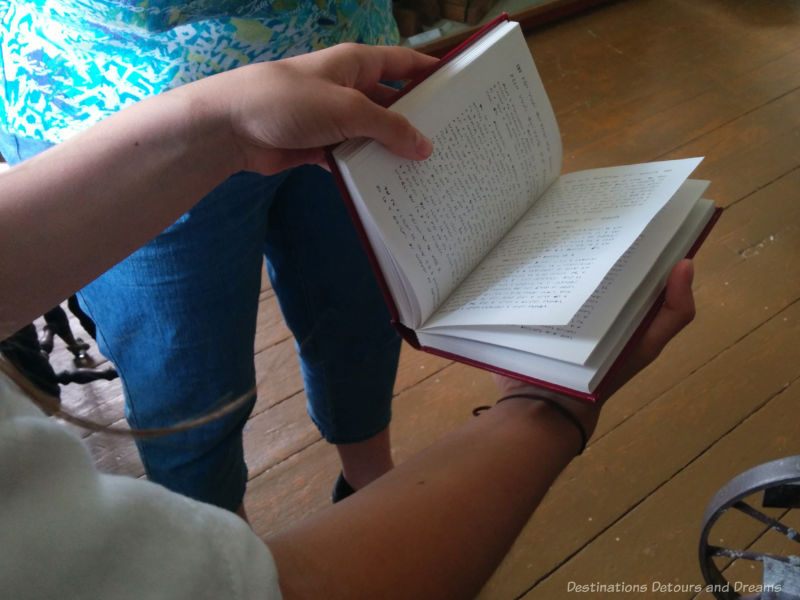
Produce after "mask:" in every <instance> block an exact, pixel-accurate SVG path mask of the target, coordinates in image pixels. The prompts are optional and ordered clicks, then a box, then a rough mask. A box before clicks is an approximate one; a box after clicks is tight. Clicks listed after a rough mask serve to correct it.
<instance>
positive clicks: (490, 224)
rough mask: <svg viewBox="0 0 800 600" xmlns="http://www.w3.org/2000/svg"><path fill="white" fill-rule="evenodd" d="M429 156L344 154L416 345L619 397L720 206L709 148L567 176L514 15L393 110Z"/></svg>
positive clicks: (378, 266)
mask: <svg viewBox="0 0 800 600" xmlns="http://www.w3.org/2000/svg"><path fill="white" fill-rule="evenodd" d="M391 108H392V110H397V111H398V112H400V113H401V114H403V115H404V116H406V117H407V118H408V119H409V121H410V122H411V123H413V124H414V125H415V126H417V127H418V128H419V129H420V131H422V133H423V134H425V135H426V136H427V137H428V138H429V139H431V140H432V141H433V144H434V152H433V154H432V155H431V157H430V158H429V159H428V160H426V161H424V162H414V161H408V160H402V159H398V158H397V157H395V156H393V155H392V154H391V153H390V152H388V151H387V150H386V149H385V148H383V147H382V146H381V145H380V144H378V143H375V142H367V141H363V140H349V141H348V142H345V143H344V144H342V145H340V146H338V147H337V148H335V149H334V150H333V152H332V155H331V166H332V170H333V171H334V174H335V175H337V176H338V177H339V180H340V186H341V188H342V191H343V195H344V196H345V199H346V201H347V202H348V203H349V205H350V207H351V212H352V214H353V216H354V220H355V222H356V226H357V228H359V230H360V231H361V233H362V237H363V239H364V242H365V245H366V247H367V250H368V253H369V254H370V255H371V258H372V260H373V264H374V266H375V270H376V272H377V274H378V277H379V280H380V281H381V283H382V285H383V288H384V292H385V295H386V298H387V302H388V304H389V307H390V310H391V313H392V318H393V320H394V322H395V324H396V326H397V329H398V330H399V331H400V333H401V334H402V335H403V337H404V338H405V339H406V340H407V341H408V342H409V343H411V344H412V345H413V346H414V347H416V348H420V349H423V350H426V351H428V352H431V353H434V354H439V355H442V356H445V357H447V358H452V359H454V360H459V361H462V362H466V363H468V364H472V365H476V366H480V367H482V368H487V369H489V370H492V371H494V372H497V373H501V374H506V375H512V376H514V377H521V378H524V379H526V380H527V381H528V382H529V383H534V384H536V385H539V386H545V387H549V388H551V389H554V390H557V391H560V392H567V393H570V394H572V395H574V396H576V397H581V398H584V399H589V400H596V399H598V398H601V397H604V396H607V395H608V393H609V391H610V390H611V389H612V387H613V386H612V385H611V382H612V380H613V378H614V377H616V375H615V371H616V370H617V369H618V368H619V365H618V364H617V363H619V362H620V358H621V357H624V356H625V355H626V353H627V352H629V346H630V344H629V341H630V340H631V339H635V338H637V337H638V335H639V334H641V331H643V327H644V326H643V325H642V324H643V323H647V322H648V319H649V318H652V316H653V312H652V310H651V308H652V307H653V306H655V305H657V304H658V302H659V298H660V292H661V290H662V289H663V287H664V284H665V282H666V280H667V276H668V274H669V272H670V269H671V268H672V266H673V265H674V264H675V263H677V262H678V260H680V259H681V258H683V257H685V256H691V255H692V254H693V252H694V251H695V250H696V249H697V247H698V246H699V244H700V242H701V241H702V240H703V239H704V237H705V235H706V234H707V233H708V231H709V229H710V227H711V226H712V225H713V223H714V221H715V219H716V217H717V215H718V210H716V209H715V207H714V204H713V202H711V201H709V200H705V199H703V198H702V195H703V193H704V191H705V189H706V188H707V187H708V182H704V181H696V180H691V179H688V177H689V175H690V174H691V173H692V171H693V170H694V169H695V168H696V167H697V165H698V164H699V163H700V161H701V160H702V159H700V158H687V159H681V160H669V161H660V162H651V163H643V164H637V165H625V166H618V167H605V168H599V169H589V170H584V171H578V172H574V173H567V174H561V162H562V147H561V139H560V134H559V132H558V126H557V123H556V120H555V115H554V113H553V109H552V107H551V106H550V102H549V99H548V98H547V94H546V93H545V90H544V86H543V84H542V81H541V79H540V78H539V75H538V73H537V71H536V68H535V65H534V64H533V61H532V59H531V55H530V51H529V50H528V47H527V45H526V44H525V40H524V37H523V36H522V33H521V31H520V29H519V26H518V24H516V23H512V22H510V21H507V20H506V21H499V22H496V23H494V24H492V25H491V26H489V27H488V28H487V30H486V31H485V32H483V34H482V35H481V36H480V37H479V38H478V39H477V40H475V41H474V42H473V43H471V44H468V45H467V46H466V47H464V48H463V49H461V50H458V51H457V52H456V53H455V54H454V55H453V56H452V57H451V58H450V59H448V58H447V57H446V58H445V59H443V60H442V62H441V63H440V66H439V67H438V68H437V69H436V70H435V71H434V72H433V73H432V74H430V75H429V76H428V77H427V78H425V79H423V80H422V81H421V82H419V83H418V84H416V85H415V86H412V89H411V90H410V91H409V92H408V93H406V94H405V95H403V96H402V97H401V98H400V99H399V100H398V101H397V102H395V103H394V104H393V105H392V106H391Z"/></svg>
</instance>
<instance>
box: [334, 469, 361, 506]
mask: <svg viewBox="0 0 800 600" xmlns="http://www.w3.org/2000/svg"><path fill="white" fill-rule="evenodd" d="M355 493H356V491H355V490H354V489H353V487H352V486H351V485H350V484H349V483H347V480H346V479H345V478H344V474H343V473H339V477H337V478H336V483H334V484H333V492H331V500H332V501H333V503H334V504H336V503H337V502H339V501H341V500H344V499H345V498H347V497H348V496H352V495H353V494H355Z"/></svg>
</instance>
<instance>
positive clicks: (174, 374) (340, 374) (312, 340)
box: [0, 134, 400, 510]
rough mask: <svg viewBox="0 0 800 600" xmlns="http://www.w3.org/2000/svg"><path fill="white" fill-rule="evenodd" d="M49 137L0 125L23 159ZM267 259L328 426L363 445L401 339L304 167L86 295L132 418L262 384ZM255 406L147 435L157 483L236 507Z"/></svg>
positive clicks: (8, 152) (177, 228)
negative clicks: (257, 362)
mask: <svg viewBox="0 0 800 600" xmlns="http://www.w3.org/2000/svg"><path fill="white" fill-rule="evenodd" d="M46 147H48V144H46V143H43V142H38V141H34V140H27V139H24V138H19V137H16V136H11V135H7V134H0V153H2V155H3V156H4V157H5V158H6V160H7V161H8V162H9V163H12V164H13V163H16V162H19V161H21V160H24V159H26V158H28V157H30V156H33V155H34V154H36V153H38V152H40V151H42V150H44V149H45V148H46ZM109 176H111V177H113V174H109ZM73 201H74V202H80V198H74V199H73ZM142 210H147V206H146V204H144V203H143V206H142ZM76 243H77V242H76ZM264 256H265V257H266V261H267V272H268V274H269V277H270V280H271V282H272V287H273V289H274V291H275V294H276V296H277V298H278V301H279V304H280V308H281V311H282V312H283V316H284V318H285V320H286V322H287V324H288V326H289V328H290V329H291V330H292V333H293V334H294V337H295V347H296V349H297V353H298V356H299V360H300V367H301V373H302V376H303V381H304V384H305V391H306V397H307V408H308V412H309V415H310V416H311V418H312V420H313V421H314V423H315V424H316V425H317V427H318V428H319V430H320V432H321V433H322V436H323V437H324V438H325V439H326V440H328V441H329V442H331V443H335V444H340V443H352V442H359V441H363V440H365V439H368V438H370V437H372V436H373V435H375V434H377V433H379V432H380V431H382V430H383V429H384V428H386V427H387V426H388V424H389V421H390V418H391V397H392V389H393V386H394V377H395V373H396V369H397V361H398V356H399V351H400V340H399V338H398V336H397V335H396V333H395V332H394V330H393V328H392V326H391V324H390V319H389V313H388V310H387V308H386V306H385V303H384V301H383V298H382V296H381V293H380V290H379V287H378V285H377V282H376V280H375V277H374V275H373V273H372V271H371V269H370V266H369V263H368V261H367V258H366V256H365V254H364V251H363V248H362V247H361V243H360V241H359V239H358V237H357V235H356V233H355V229H354V227H353V225H352V223H351V221H350V219H349V216H348V214H347V211H346V209H345V207H344V204H343V202H342V200H341V197H340V196H339V193H338V191H337V189H336V186H335V184H334V182H333V179H332V177H331V175H330V174H329V173H328V172H326V171H325V170H324V169H321V168H319V167H315V166H303V167H298V168H295V169H291V170H289V171H286V172H283V173H281V174H278V175H275V176H270V177H265V176H261V175H257V174H254V173H245V172H243V173H239V174H237V175H234V176H233V177H231V178H230V179H228V180H227V181H225V182H224V183H222V184H221V185H220V186H219V187H217V188H216V189H215V190H214V191H212V192H211V193H210V194H209V195H208V196H206V197H205V198H203V199H202V200H201V201H200V202H199V203H198V204H197V205H196V206H195V207H194V208H192V209H191V210H190V211H189V212H188V213H186V214H185V215H183V216H182V217H181V218H179V219H178V221H177V222H175V223H174V224H173V225H171V226H170V227H169V228H168V229H166V230H165V231H164V232H163V233H162V234H161V235H159V236H158V237H157V238H155V239H154V240H153V241H151V242H150V243H148V244H147V245H146V246H144V247H143V248H141V249H139V250H138V251H136V252H135V253H134V254H132V255H131V256H130V257H128V258H127V259H125V260H124V261H122V262H121V263H119V264H118V265H116V266H114V267H112V268H111V269H109V270H108V271H107V272H106V273H105V274H103V275H101V276H100V277H99V278H98V279H97V280H95V281H94V282H93V283H91V284H89V285H88V286H86V287H85V288H84V289H83V290H81V291H80V292H79V301H80V303H81V305H82V308H83V309H84V310H85V311H86V312H87V314H89V316H91V318H92V319H93V320H94V321H95V323H96V324H97V342H98V346H99V348H100V351H101V352H102V353H103V354H104V355H105V356H106V357H108V358H109V359H110V360H111V361H112V362H113V363H114V365H115V366H116V368H117V370H118V372H119V374H120V377H121V380H122V385H123V389H124V393H125V409H126V417H127V419H128V421H129V423H130V424H131V426H132V427H136V428H151V427H164V426H169V425H174V424H176V423H179V422H181V421H185V420H187V419H192V418H195V417H198V416H202V415H204V414H206V413H208V412H209V411H212V410H214V409H217V408H219V407H221V406H222V405H224V404H225V403H226V402H230V401H232V400H233V399H235V398H239V397H241V396H242V395H244V394H248V393H251V391H252V390H254V386H255V369H254V360H253V343H254V337H255V328H256V314H257V309H258V300H259V290H260V283H261V265H262V257H264ZM266 377H267V381H268V380H269V374H266ZM253 395H254V393H253ZM254 402H255V397H253V398H252V399H251V400H250V401H249V403H248V404H247V406H244V407H243V408H241V409H240V410H238V411H237V412H234V413H231V414H228V415H226V416H225V417H223V418H220V419H217V420H215V421H213V422H211V423H209V424H207V425H203V426H201V427H198V428H195V429H191V430H189V431H187V432H185V433H179V434H172V435H168V436H164V437H160V438H154V439H147V440H139V441H138V442H137V445H138V448H139V453H140V455H141V458H142V462H143V463H144V466H145V470H146V472H147V476H148V478H149V479H150V480H152V481H156V482H158V483H161V484H162V485H164V486H166V487H168V488H170V489H172V490H174V491H176V492H179V493H182V494H184V495H186V496H189V497H192V498H196V499H198V500H202V501H205V502H210V503H212V504H216V505H218V506H222V507H224V508H228V509H230V510H235V509H236V508H237V507H238V506H239V505H240V504H241V502H242V498H243V496H244V490H245V485H246V481H247V468H246V465H245V461H244V456H243V448H242V431H243V427H244V424H245V422H246V420H247V417H248V415H249V413H250V411H251V410H252V406H253V404H254Z"/></svg>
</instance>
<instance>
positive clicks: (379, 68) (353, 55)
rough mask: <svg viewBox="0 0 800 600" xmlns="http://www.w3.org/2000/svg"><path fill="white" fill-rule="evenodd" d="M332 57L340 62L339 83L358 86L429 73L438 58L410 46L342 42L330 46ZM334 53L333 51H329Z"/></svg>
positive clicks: (359, 87)
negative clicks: (332, 46) (365, 44)
mask: <svg viewBox="0 0 800 600" xmlns="http://www.w3.org/2000/svg"><path fill="white" fill-rule="evenodd" d="M331 50H333V51H334V52H335V55H334V56H333V59H334V60H335V61H337V62H339V63H340V65H339V66H340V67H341V68H340V69H330V68H328V69H327V72H328V73H331V72H337V73H338V74H339V77H340V78H343V79H340V80H339V83H342V84H344V85H348V86H350V87H354V88H356V89H359V90H365V89H370V88H371V87H372V86H373V85H375V83H376V82H377V81H380V80H384V81H400V80H406V79H417V78H421V77H423V76H424V75H426V74H427V73H429V72H430V71H431V70H432V69H433V68H434V67H435V66H436V63H437V62H438V61H439V59H437V58H434V57H432V56H428V55H426V54H422V53H420V52H416V51H414V50H411V49H410V48H402V47H399V46H364V45H353V44H342V45H340V46H335V47H334V48H332V49H331ZM332 54H333V53H332Z"/></svg>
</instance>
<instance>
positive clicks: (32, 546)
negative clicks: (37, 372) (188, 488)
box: [0, 374, 280, 600]
mask: <svg viewBox="0 0 800 600" xmlns="http://www.w3.org/2000/svg"><path fill="white" fill-rule="evenodd" d="M0 548H2V549H3V550H2V555H3V556H2V559H0V590H2V594H0V595H2V596H3V597H4V598H14V599H15V600H27V599H34V598H36V599H42V598H59V599H73V598H74V599H78V598H80V599H81V600H88V599H94V598H97V599H103V600H122V599H131V600H134V599H135V600H147V599H150V598H164V599H170V600H183V599H187V600H188V599H191V600H205V599H208V600H211V599H213V600H223V599H232V600H239V599H241V600H250V599H258V600H273V599H279V598H280V591H279V589H278V575H277V571H276V568H275V563H274V561H273V560H272V556H271V554H270V552H269V550H268V548H267V546H266V545H265V544H264V543H263V542H262V541H261V540H260V539H259V538H258V537H257V536H256V535H255V534H254V533H253V532H252V531H251V530H250V528H249V527H248V526H247V524H246V523H244V522H243V521H242V520H241V519H239V517H237V516H235V515H233V514H231V513H229V512H227V511H225V510H222V509H219V508H217V507H214V506H210V505H207V504H203V503H200V502H196V501H193V500H190V499H188V498H185V497H183V496H179V495H177V494H174V493H172V492H169V491H168V490H166V489H165V488H163V487H161V486H159V485H156V484H153V483H150V482H147V481H142V480H136V479H131V478H127V477H120V476H113V475H106V474H101V473H100V472H98V471H97V470H96V468H95V467H94V463H93V461H92V458H91V455H90V454H89V452H88V450H87V448H86V447H85V446H84V445H83V443H82V442H81V440H80V439H79V438H78V437H77V436H76V435H74V434H73V433H71V432H69V431H68V430H67V429H66V428H65V427H63V426H62V425H61V424H59V423H57V422H55V421H53V420H52V419H47V418H46V417H44V415H42V414H41V412H39V411H38V410H37V409H36V408H35V407H34V406H32V405H31V404H30V402H29V401H28V400H27V399H25V398H24V397H23V396H22V394H21V393H20V392H19V391H18V390H17V389H16V387H14V386H13V384H11V382H10V381H9V380H8V379H7V378H6V377H4V376H3V375H2V374H0Z"/></svg>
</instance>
